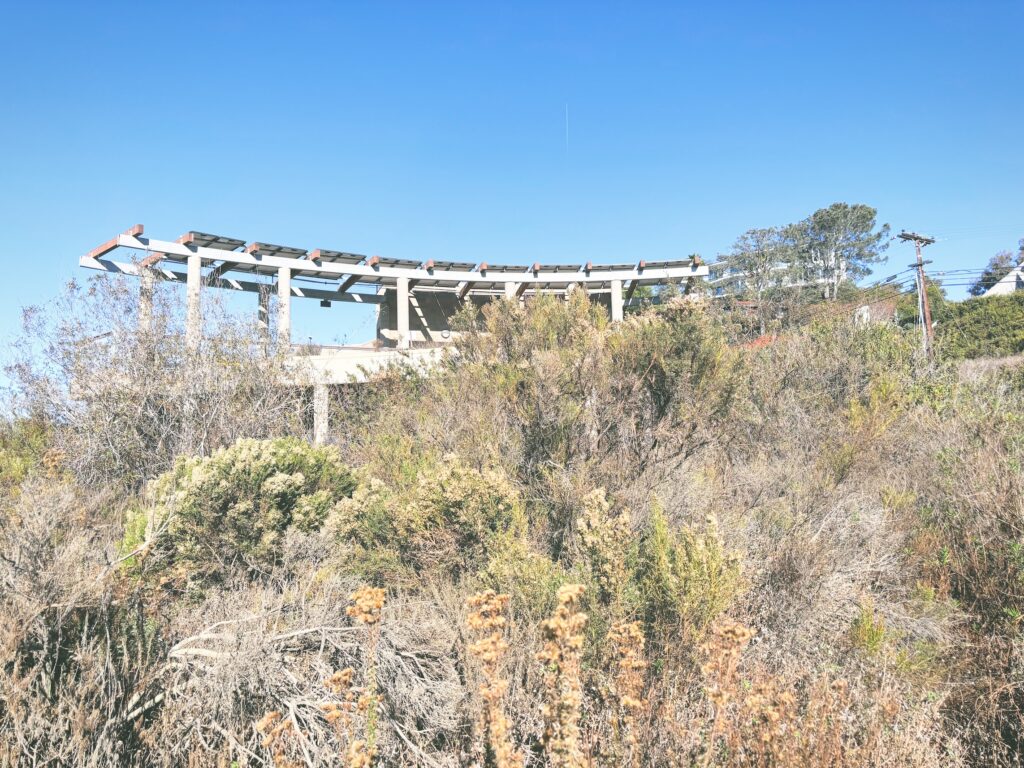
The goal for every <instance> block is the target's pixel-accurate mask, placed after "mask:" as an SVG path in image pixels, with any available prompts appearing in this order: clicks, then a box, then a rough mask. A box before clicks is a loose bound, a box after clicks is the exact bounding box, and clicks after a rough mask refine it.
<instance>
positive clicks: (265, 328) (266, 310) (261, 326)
mask: <svg viewBox="0 0 1024 768" xmlns="http://www.w3.org/2000/svg"><path fill="white" fill-rule="evenodd" d="M258 296H259V308H258V309H257V310H256V326H257V328H258V330H259V335H260V341H261V342H262V343H263V344H264V345H267V344H269V343H270V286H267V285H264V286H260V292H259V294H258Z"/></svg>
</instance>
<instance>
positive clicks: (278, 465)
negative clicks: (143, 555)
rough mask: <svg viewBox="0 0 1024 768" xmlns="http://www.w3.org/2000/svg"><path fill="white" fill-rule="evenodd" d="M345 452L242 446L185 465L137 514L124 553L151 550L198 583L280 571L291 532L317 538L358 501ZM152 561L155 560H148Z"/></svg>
mask: <svg viewBox="0 0 1024 768" xmlns="http://www.w3.org/2000/svg"><path fill="white" fill-rule="evenodd" d="M354 487H355V482H354V480H353V477H352V474H351V472H350V471H349V469H348V468H347V467H346V466H345V465H344V464H343V463H342V461H341V457H340V455H339V453H338V451H337V449H335V448H332V447H317V446H311V445H309V444H308V443H306V442H304V441H302V440H299V439H297V438H279V439H276V440H239V441H238V442H237V443H235V444H234V445H232V446H230V447H228V448H225V449H222V450H220V451H217V452H216V453H215V454H213V455H212V456H209V457H197V458H184V459H179V460H178V461H177V463H176V464H175V466H174V469H173V470H171V471H169V472H166V473H164V474H163V475H161V476H160V477H158V478H157V479H156V480H155V481H154V482H153V483H152V485H151V486H150V488H149V498H150V500H151V503H152V507H151V508H150V509H149V510H144V509H139V510H136V511H135V512H133V513H132V514H131V515H130V516H129V519H128V521H127V523H126V526H125V527H126V534H125V539H124V548H125V549H126V550H128V551H133V550H135V549H136V548H138V547H139V546H140V545H142V544H143V542H145V543H146V544H148V547H147V552H152V554H153V555H158V557H156V558H155V560H156V563H158V564H159V566H160V567H161V568H164V567H169V568H171V569H172V570H174V571H177V572H178V574H180V575H182V576H186V575H187V576H188V578H189V579H192V580H196V579H199V580H202V579H204V578H211V577H214V576H217V575H219V574H222V573H223V572H224V571H225V570H227V569H228V568H230V567H232V566H235V565H244V566H245V567H246V568H248V569H256V568H259V567H261V566H265V565H269V564H272V563H274V562H275V561H276V560H277V559H278V558H279V556H280V553H281V544H282V538H283V536H284V534H285V532H286V531H287V530H289V529H290V528H295V529H298V530H301V531H315V530H318V529H319V528H320V526H321V525H322V524H323V522H324V520H325V519H326V518H327V514H328V512H329V511H330V509H331V508H332V507H333V506H334V505H335V504H336V503H337V502H339V501H340V500H342V499H345V498H347V497H348V496H350V495H351V493H352V491H353V489H354ZM147 559H148V558H147Z"/></svg>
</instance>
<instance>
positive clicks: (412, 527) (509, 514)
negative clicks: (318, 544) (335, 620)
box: [330, 455, 526, 584]
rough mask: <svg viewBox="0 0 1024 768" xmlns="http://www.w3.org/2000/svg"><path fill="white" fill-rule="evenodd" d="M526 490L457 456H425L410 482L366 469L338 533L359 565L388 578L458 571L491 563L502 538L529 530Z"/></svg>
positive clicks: (334, 523) (341, 509) (336, 515)
mask: <svg viewBox="0 0 1024 768" xmlns="http://www.w3.org/2000/svg"><path fill="white" fill-rule="evenodd" d="M525 520H526V518H525V516H524V514H523V510H522V505H521V503H520V501H519V496H518V493H517V492H516V490H515V488H514V487H513V486H512V484H511V483H509V481H508V480H507V479H506V478H505V476H504V475H503V474H502V473H500V472H498V471H496V470H491V469H476V468H473V467H469V466H466V465H465V464H464V463H463V462H461V461H460V460H459V459H458V457H456V456H454V455H448V456H445V457H444V458H443V459H442V460H440V461H436V460H434V461H430V460H426V459H424V460H423V463H422V464H421V466H420V469H419V471H418V474H417V477H416V481H415V482H414V483H411V484H410V485H408V486H407V487H402V486H400V485H398V484H396V483H394V482H385V481H384V480H381V479H379V478H377V477H374V476H372V475H368V474H367V472H366V471H365V470H364V472H363V478H362V482H361V483H360V485H359V487H358V488H357V489H356V491H355V492H354V493H353V494H352V497H351V498H349V499H345V500H343V501H342V502H341V503H340V504H338V505H337V506H336V507H335V508H334V510H333V512H332V514H331V520H330V527H331V531H332V533H333V534H334V536H335V537H336V538H337V539H338V540H339V541H340V542H343V543H346V544H348V545H350V546H352V549H353V552H352V561H351V562H352V565H353V567H354V569H355V570H356V571H357V572H359V573H360V574H361V575H363V576H365V577H367V578H371V579H374V580H377V581H380V582H381V583H388V584H395V583H396V582H398V583H403V582H409V581H410V580H411V579H412V578H413V577H414V576H415V575H417V574H420V575H424V574H430V573H433V574H442V573H443V574H448V575H458V574H461V573H464V572H466V571H467V570H472V569H476V568H478V567H480V566H482V565H483V564H484V563H486V562H487V560H488V557H489V551H490V547H491V544H492V543H493V541H494V540H495V538H496V537H498V536H500V535H502V534H506V533H508V532H510V531H513V532H520V533H521V532H523V531H524V530H525Z"/></svg>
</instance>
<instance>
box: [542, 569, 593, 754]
mask: <svg viewBox="0 0 1024 768" xmlns="http://www.w3.org/2000/svg"><path fill="white" fill-rule="evenodd" d="M583 591H584V588H583V586H582V585H581V584H567V585H565V586H564V587H562V588H560V589H559V590H558V607H557V608H556V609H555V613H554V615H553V616H552V617H551V618H550V619H547V620H546V621H544V622H543V623H542V624H541V631H542V634H543V637H544V647H543V648H542V649H541V650H540V652H539V653H538V654H537V659H538V660H539V661H541V662H543V663H544V687H545V694H546V699H547V701H546V702H545V704H544V724H545V727H544V748H545V749H546V750H547V755H548V762H549V764H550V765H551V766H554V768H578V767H579V766H582V765H584V758H583V752H582V750H581V749H580V707H581V705H582V703H583V686H582V684H581V682H580V656H581V655H582V651H583V628H584V626H585V625H586V623H587V615H586V614H585V613H581V612H580V611H579V601H580V598H581V597H582V596H583Z"/></svg>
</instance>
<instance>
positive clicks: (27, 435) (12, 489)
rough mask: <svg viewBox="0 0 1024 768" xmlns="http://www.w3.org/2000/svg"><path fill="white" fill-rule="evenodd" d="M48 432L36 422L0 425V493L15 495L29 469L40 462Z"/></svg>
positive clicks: (23, 421) (40, 423) (28, 421)
mask: <svg viewBox="0 0 1024 768" xmlns="http://www.w3.org/2000/svg"><path fill="white" fill-rule="evenodd" d="M49 441H50V429H49V427H48V426H47V425H46V424H45V423H43V422H42V421H39V420H38V419H15V420H13V421H9V422H4V423H2V424H0V492H2V493H4V494H5V495H12V496H13V495H15V494H16V493H17V488H18V486H19V485H21V483H22V482H24V480H25V479H26V478H27V477H28V476H29V473H30V472H32V470H33V469H35V468H36V467H38V466H39V465H40V464H41V463H43V461H44V458H45V457H46V451H47V448H48V447H49Z"/></svg>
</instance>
